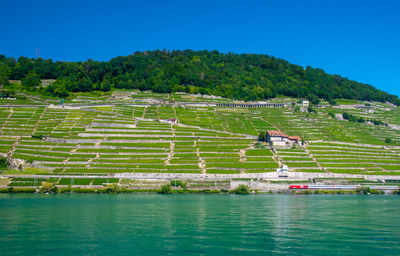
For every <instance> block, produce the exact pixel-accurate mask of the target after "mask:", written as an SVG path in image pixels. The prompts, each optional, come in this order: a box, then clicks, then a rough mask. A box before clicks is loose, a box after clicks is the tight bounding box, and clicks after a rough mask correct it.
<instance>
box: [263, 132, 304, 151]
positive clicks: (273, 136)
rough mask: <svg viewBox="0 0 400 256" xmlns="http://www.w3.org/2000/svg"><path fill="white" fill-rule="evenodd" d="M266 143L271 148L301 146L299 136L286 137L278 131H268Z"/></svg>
mask: <svg viewBox="0 0 400 256" xmlns="http://www.w3.org/2000/svg"><path fill="white" fill-rule="evenodd" d="M266 139H267V142H268V143H269V144H270V145H272V146H282V147H287V146H293V145H295V144H298V145H301V139H300V137H299V136H288V135H286V134H284V133H282V132H280V131H268V132H267V138H266Z"/></svg>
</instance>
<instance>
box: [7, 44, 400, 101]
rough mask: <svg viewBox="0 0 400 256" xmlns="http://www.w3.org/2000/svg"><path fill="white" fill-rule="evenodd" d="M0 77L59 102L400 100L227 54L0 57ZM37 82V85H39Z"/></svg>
mask: <svg viewBox="0 0 400 256" xmlns="http://www.w3.org/2000/svg"><path fill="white" fill-rule="evenodd" d="M0 71H1V72H0V73H1V76H0V77H3V78H2V80H4V77H8V78H9V79H15V80H22V79H25V80H26V79H28V78H29V79H32V78H35V76H34V74H37V75H38V76H39V77H40V79H56V80H57V82H56V83H55V84H54V86H53V87H49V88H48V89H47V91H48V92H49V93H53V94H55V95H57V96H60V97H62V96H61V95H67V94H68V91H69V92H80V91H93V90H102V91H108V90H110V89H111V88H126V89H133V88H135V89H140V90H153V91H155V92H161V93H168V92H176V91H183V92H190V93H202V94H213V95H219V96H224V97H228V98H235V99H242V100H264V99H268V98H272V97H275V96H277V95H285V96H290V97H297V98H309V99H310V100H311V101H312V102H318V99H319V98H321V99H327V100H331V99H334V98H346V99H356V100H372V101H381V102H385V101H389V102H392V103H394V104H397V105H400V100H399V98H398V97H397V96H394V95H390V94H388V93H386V92H383V91H381V90H378V89H376V88H374V87H372V86H371V85H367V84H360V83H357V82H355V81H352V80H349V79H347V78H343V77H340V76H338V75H329V74H327V73H325V72H324V71H323V70H321V69H316V68H311V67H307V68H303V67H301V66H298V65H293V64H290V63H289V62H287V61H285V60H282V59H278V58H275V57H272V56H268V55H259V54H240V55H239V54H233V53H228V54H223V53H220V52H218V51H192V50H185V51H171V52H170V51H159V50H156V51H148V52H136V53H135V54H133V55H129V56H126V57H116V58H113V59H111V60H110V61H107V62H99V61H93V60H88V61H85V62H61V61H56V62H54V61H52V60H51V59H48V60H44V59H41V58H38V59H29V58H26V57H20V58H18V60H15V59H14V58H7V57H5V56H4V55H0ZM35 81H36V80H35Z"/></svg>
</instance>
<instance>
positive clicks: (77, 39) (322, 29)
mask: <svg viewBox="0 0 400 256" xmlns="http://www.w3.org/2000/svg"><path fill="white" fill-rule="evenodd" d="M0 6H1V8H0V9H1V15H0V24H2V26H1V27H2V28H1V37H0V54H4V55H6V56H13V57H19V56H28V57H36V56H37V48H40V56H41V57H43V58H51V59H53V60H68V61H77V60H82V61H83V60H87V59H89V58H91V59H94V60H109V59H111V58H113V57H115V56H120V55H129V54H132V53H133V52H135V51H143V50H154V49H163V48H167V49H194V50H203V49H207V50H218V51H221V52H225V53H227V52H234V53H260V54H269V55H273V56H276V57H279V58H283V59H286V60H288V61H290V62H291V63H294V64H298V65H302V66H312V67H318V68H322V69H324V70H325V71H326V72H328V73H330V74H339V75H342V76H345V77H348V78H350V79H353V80H356V81H359V82H363V83H369V84H371V85H373V86H375V87H377V88H379V89H382V90H384V91H387V92H389V93H392V94H396V95H400V76H399V75H398V73H399V72H400V64H399V63H400V62H399V60H400V15H399V13H400V1H396V0H393V1H387V0H386V1H385V0H380V1H370V0H359V1H358V0H357V1H355V0H354V1H351V0H347V1H344V0H297V1H294V0H264V1H262V0H245V1H235V0H220V1H218V0H213V1H209V0H201V1H194V0H193V1H191V0H185V1H184V0H182V1H177V0H164V1H156V0H146V1H133V0H132V1H122V0H114V1H103V0H96V1H95V0H90V1H84V0H80V1H76V0H69V1H64V0H57V1H54V0H53V1H47V0H46V1H41V0H38V1H21V0H0Z"/></svg>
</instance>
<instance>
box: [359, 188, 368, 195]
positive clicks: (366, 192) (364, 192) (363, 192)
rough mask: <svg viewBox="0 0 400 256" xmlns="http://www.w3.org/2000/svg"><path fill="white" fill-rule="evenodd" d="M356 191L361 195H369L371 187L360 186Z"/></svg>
mask: <svg viewBox="0 0 400 256" xmlns="http://www.w3.org/2000/svg"><path fill="white" fill-rule="evenodd" d="M356 192H357V193H358V194H361V195H369V194H370V193H371V189H370V188H369V187H360V188H357V189H356Z"/></svg>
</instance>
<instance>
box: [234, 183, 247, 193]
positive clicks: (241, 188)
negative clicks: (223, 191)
mask: <svg viewBox="0 0 400 256" xmlns="http://www.w3.org/2000/svg"><path fill="white" fill-rule="evenodd" d="M233 192H234V193H235V194H238V195H245V194H250V189H249V187H248V186H246V185H244V184H242V185H239V186H238V187H237V188H236V189H235V190H233Z"/></svg>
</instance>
